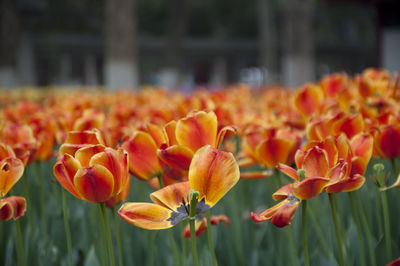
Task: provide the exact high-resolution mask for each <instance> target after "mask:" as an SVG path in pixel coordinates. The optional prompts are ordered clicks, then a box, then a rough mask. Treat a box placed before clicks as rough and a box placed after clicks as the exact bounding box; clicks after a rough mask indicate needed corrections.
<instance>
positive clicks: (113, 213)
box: [111, 208, 124, 266]
mask: <svg viewBox="0 0 400 266" xmlns="http://www.w3.org/2000/svg"><path fill="white" fill-rule="evenodd" d="M111 213H112V216H113V223H114V229H115V238H116V240H117V251H118V265H119V266H123V265H124V258H123V257H122V247H121V235H120V233H119V226H118V220H117V215H116V212H115V209H114V208H111Z"/></svg>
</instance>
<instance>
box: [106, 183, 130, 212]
mask: <svg viewBox="0 0 400 266" xmlns="http://www.w3.org/2000/svg"><path fill="white" fill-rule="evenodd" d="M131 181H132V178H131V175H129V177H128V181H127V182H126V184H125V186H124V187H123V188H122V190H121V192H120V193H118V194H117V195H115V196H114V197H112V198H110V199H109V200H107V201H106V207H107V208H113V207H114V206H115V205H117V204H119V203H120V202H123V201H125V200H126V198H127V197H128V196H129V192H130V190H131Z"/></svg>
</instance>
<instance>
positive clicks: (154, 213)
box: [118, 202, 174, 230]
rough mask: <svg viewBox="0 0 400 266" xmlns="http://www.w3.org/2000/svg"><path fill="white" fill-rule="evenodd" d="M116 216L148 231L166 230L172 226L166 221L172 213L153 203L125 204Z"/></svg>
mask: <svg viewBox="0 0 400 266" xmlns="http://www.w3.org/2000/svg"><path fill="white" fill-rule="evenodd" d="M118 214H119V216H120V217H121V218H122V219H124V220H125V221H127V222H128V223H130V224H133V225H134V226H137V227H141V228H144V229H148V230H158V229H167V228H170V227H172V226H174V224H172V222H171V221H168V219H169V218H170V217H171V214H172V211H171V210H170V209H168V208H165V207H163V206H160V205H158V204H154V203H140V202H138V203H136V202H129V203H125V204H123V205H122V206H121V208H120V209H119V211H118Z"/></svg>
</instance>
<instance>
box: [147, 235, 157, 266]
mask: <svg viewBox="0 0 400 266" xmlns="http://www.w3.org/2000/svg"><path fill="white" fill-rule="evenodd" d="M151 233H152V237H151V243H150V260H149V264H148V265H149V266H153V265H154V259H155V257H156V256H155V248H154V247H155V245H156V238H157V234H158V231H154V232H151Z"/></svg>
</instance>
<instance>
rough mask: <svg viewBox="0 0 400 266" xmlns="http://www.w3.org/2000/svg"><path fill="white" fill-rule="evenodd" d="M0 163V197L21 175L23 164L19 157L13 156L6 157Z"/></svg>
mask: <svg viewBox="0 0 400 266" xmlns="http://www.w3.org/2000/svg"><path fill="white" fill-rule="evenodd" d="M0 163H1V165H0V197H4V196H5V195H6V194H7V193H8V191H10V189H11V188H12V187H13V186H14V185H15V184H16V183H17V182H18V180H19V179H20V178H21V177H22V175H23V173H24V164H23V163H22V161H21V160H20V159H18V158H13V157H8V158H6V159H4V160H2V161H1V162H0Z"/></svg>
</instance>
